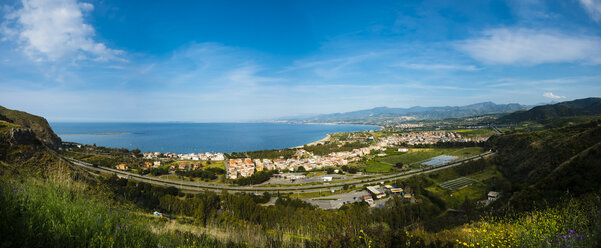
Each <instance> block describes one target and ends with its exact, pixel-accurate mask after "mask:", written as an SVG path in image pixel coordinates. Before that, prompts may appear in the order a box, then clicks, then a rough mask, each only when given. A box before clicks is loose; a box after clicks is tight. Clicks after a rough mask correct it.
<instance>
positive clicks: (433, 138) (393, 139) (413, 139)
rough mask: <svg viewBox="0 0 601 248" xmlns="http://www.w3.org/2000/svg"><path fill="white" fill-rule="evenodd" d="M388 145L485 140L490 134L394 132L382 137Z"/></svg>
mask: <svg viewBox="0 0 601 248" xmlns="http://www.w3.org/2000/svg"><path fill="white" fill-rule="evenodd" d="M381 140H383V141H384V144H385V145H387V146H391V145H399V144H407V145H424V144H435V143H438V142H478V143H479V142H484V141H486V140H488V136H479V137H473V138H472V137H463V136H461V135H460V134H458V133H455V132H446V131H436V132H411V133H402V134H394V135H392V136H388V137H385V138H382V139H381Z"/></svg>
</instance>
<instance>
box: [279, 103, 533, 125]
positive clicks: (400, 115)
mask: <svg viewBox="0 0 601 248" xmlns="http://www.w3.org/2000/svg"><path fill="white" fill-rule="evenodd" d="M528 108H530V106H526V105H521V104H517V103H510V104H495V103H493V102H482V103H476V104H471V105H466V106H444V107H421V106H415V107H411V108H388V107H377V108H372V109H366V110H359V111H353V112H346V113H335V114H322V115H314V116H302V117H292V118H282V119H280V120H279V121H289V122H315V123H387V122H401V121H410V120H436V119H447V118H460V117H468V116H475V115H483V114H498V113H511V112H514V111H517V110H526V109H528Z"/></svg>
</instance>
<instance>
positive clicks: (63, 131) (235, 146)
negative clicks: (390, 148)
mask: <svg viewBox="0 0 601 248" xmlns="http://www.w3.org/2000/svg"><path fill="white" fill-rule="evenodd" d="M50 125H51V126H52V129H53V130H54V132H55V133H57V134H58V135H59V137H60V138H61V139H62V140H63V141H69V142H76V143H81V144H89V145H93V144H96V145H98V146H105V147H112V148H127V149H136V148H138V149H140V150H141V151H142V152H162V153H165V152H173V153H200V152H225V153H229V152H244V151H256V150H268V149H282V148H289V147H295V146H301V145H304V144H307V143H311V142H314V141H317V140H320V139H322V138H325V137H326V136H327V134H330V133H338V132H355V131H367V130H378V129H380V127H377V126H365V125H322V124H285V123H66V122H57V123H50Z"/></svg>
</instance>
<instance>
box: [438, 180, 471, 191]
mask: <svg viewBox="0 0 601 248" xmlns="http://www.w3.org/2000/svg"><path fill="white" fill-rule="evenodd" d="M475 182H478V181H477V180H474V179H471V178H469V177H459V178H455V179H453V180H449V181H446V182H442V183H439V184H438V186H439V187H441V188H444V189H448V190H458V189H460V188H463V187H465V186H468V185H470V184H472V183H475Z"/></svg>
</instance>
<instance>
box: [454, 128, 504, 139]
mask: <svg viewBox="0 0 601 248" xmlns="http://www.w3.org/2000/svg"><path fill="white" fill-rule="evenodd" d="M453 132H456V133H458V134H460V135H461V136H463V137H468V138H475V137H478V136H492V135H494V134H495V133H496V132H495V131H493V130H492V129H489V128H485V129H484V128H483V129H462V130H453Z"/></svg>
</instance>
